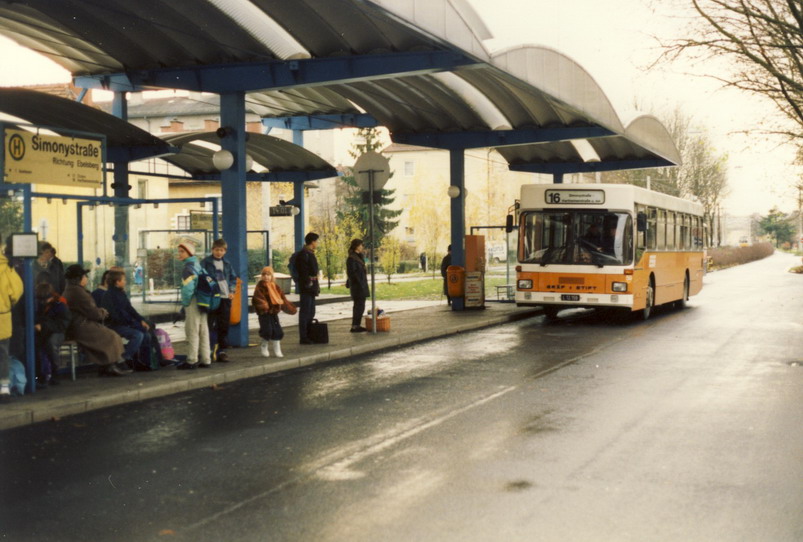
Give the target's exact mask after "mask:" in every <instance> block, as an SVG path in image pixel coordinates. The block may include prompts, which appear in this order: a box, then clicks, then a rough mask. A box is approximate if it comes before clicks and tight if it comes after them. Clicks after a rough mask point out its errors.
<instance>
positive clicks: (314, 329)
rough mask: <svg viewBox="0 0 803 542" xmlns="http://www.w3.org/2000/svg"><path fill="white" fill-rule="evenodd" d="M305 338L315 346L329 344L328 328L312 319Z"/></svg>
mask: <svg viewBox="0 0 803 542" xmlns="http://www.w3.org/2000/svg"><path fill="white" fill-rule="evenodd" d="M307 336H309V338H310V339H312V341H313V342H314V343H316V344H328V343H329V326H328V325H327V324H325V323H323V322H319V321H318V320H317V319H313V320H312V322H310V323H309V327H308V328H307Z"/></svg>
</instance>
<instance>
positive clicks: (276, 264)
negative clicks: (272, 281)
mask: <svg viewBox="0 0 803 542" xmlns="http://www.w3.org/2000/svg"><path fill="white" fill-rule="evenodd" d="M292 254H293V252H292V251H290V250H279V249H277V248H274V249H273V270H274V271H275V272H276V273H285V274H290V270H289V269H288V268H287V262H289V261H290V256H291V255H292Z"/></svg>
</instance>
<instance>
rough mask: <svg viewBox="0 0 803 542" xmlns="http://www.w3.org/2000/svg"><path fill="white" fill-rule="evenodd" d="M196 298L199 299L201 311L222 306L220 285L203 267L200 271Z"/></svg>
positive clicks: (209, 310)
mask: <svg viewBox="0 0 803 542" xmlns="http://www.w3.org/2000/svg"><path fill="white" fill-rule="evenodd" d="M195 298H196V299H197V300H198V309H199V310H200V311H201V312H212V311H215V310H217V308H218V307H219V306H220V285H219V284H218V283H217V281H216V280H215V279H214V278H213V277H212V275H210V274H209V273H207V272H206V271H204V270H203V269H201V272H200V273H198V284H197V285H196V286H195Z"/></svg>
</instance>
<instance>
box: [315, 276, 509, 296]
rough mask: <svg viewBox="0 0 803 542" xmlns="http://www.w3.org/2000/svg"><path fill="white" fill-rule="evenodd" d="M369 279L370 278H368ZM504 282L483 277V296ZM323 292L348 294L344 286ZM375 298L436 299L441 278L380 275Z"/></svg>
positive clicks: (492, 293)
mask: <svg viewBox="0 0 803 542" xmlns="http://www.w3.org/2000/svg"><path fill="white" fill-rule="evenodd" d="M369 281H370V278H369ZM502 284H505V278H504V277H486V278H485V297H490V298H495V297H496V286H497V285H502ZM321 293H323V294H336V295H349V290H348V288H346V287H345V286H333V287H332V288H326V287H323V288H321ZM376 298H377V299H380V300H383V299H388V300H391V299H392V300H405V299H426V300H437V299H442V298H443V279H441V278H440V277H438V278H435V279H432V278H424V279H421V280H409V281H396V282H393V281H392V280H391V283H390V284H388V281H387V277H385V276H382V280H380V278H379V277H377V280H376Z"/></svg>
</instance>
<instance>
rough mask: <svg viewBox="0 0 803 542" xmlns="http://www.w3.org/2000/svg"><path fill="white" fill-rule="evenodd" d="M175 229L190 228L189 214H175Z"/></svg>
mask: <svg viewBox="0 0 803 542" xmlns="http://www.w3.org/2000/svg"><path fill="white" fill-rule="evenodd" d="M176 229H177V230H188V229H190V215H176Z"/></svg>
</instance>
